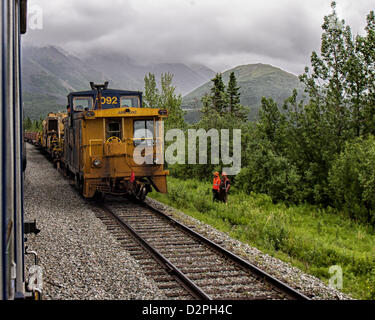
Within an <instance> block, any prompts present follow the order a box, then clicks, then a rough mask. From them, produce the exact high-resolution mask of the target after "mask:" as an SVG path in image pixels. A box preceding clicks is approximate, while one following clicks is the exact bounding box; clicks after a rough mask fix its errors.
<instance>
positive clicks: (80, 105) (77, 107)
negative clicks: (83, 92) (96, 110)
mask: <svg viewBox="0 0 375 320" xmlns="http://www.w3.org/2000/svg"><path fill="white" fill-rule="evenodd" d="M85 109H92V97H75V98H74V99H73V110H74V111H84V110H85Z"/></svg>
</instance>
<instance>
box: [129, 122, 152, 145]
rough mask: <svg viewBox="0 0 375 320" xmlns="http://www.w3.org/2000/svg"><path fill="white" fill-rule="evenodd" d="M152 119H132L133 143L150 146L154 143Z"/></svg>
mask: <svg viewBox="0 0 375 320" xmlns="http://www.w3.org/2000/svg"><path fill="white" fill-rule="evenodd" d="M154 127H155V126H154V120H135V121H134V134H133V141H134V145H135V146H137V145H140V144H144V145H146V146H152V145H153V144H154V141H153V140H154V132H155V131H154Z"/></svg>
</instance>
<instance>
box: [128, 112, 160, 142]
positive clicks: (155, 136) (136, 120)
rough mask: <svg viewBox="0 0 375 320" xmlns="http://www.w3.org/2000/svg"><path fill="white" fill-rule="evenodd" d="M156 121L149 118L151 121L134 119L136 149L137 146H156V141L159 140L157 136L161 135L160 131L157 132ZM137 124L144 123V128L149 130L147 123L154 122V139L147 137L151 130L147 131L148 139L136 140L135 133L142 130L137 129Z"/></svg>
mask: <svg viewBox="0 0 375 320" xmlns="http://www.w3.org/2000/svg"><path fill="white" fill-rule="evenodd" d="M155 120H156V119H155V118H151V119H150V118H149V119H134V120H133V145H134V146H135V147H136V146H139V145H144V146H147V147H151V146H154V145H155V141H156V139H157V138H158V137H157V134H158V133H159V130H156V129H157V128H156V127H157V123H156V121H155ZM136 122H144V123H145V124H146V125H145V126H144V127H143V128H144V129H147V122H152V126H153V128H152V129H153V130H152V138H151V137H147V132H151V130H147V131H145V132H146V137H140V138H135V132H136V130H139V129H142V128H138V129H136V125H135V123H136ZM149 141H152V143H148V142H149Z"/></svg>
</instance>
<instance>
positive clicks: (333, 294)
mask: <svg viewBox="0 0 375 320" xmlns="http://www.w3.org/2000/svg"><path fill="white" fill-rule="evenodd" d="M146 202H147V203H148V204H150V205H151V206H153V207H155V208H157V209H159V210H161V211H163V212H165V213H168V214H170V215H172V216H173V217H174V218H175V219H176V220H178V221H179V222H181V223H183V224H185V225H186V226H189V227H193V228H194V231H196V232H198V233H200V234H202V235H204V236H205V237H207V238H208V239H210V240H211V241H213V242H215V243H218V244H219V245H221V246H222V247H224V248H225V249H227V250H229V251H231V252H233V253H234V254H236V255H238V256H240V257H241V258H243V259H245V260H247V261H249V262H250V263H252V264H254V265H256V266H257V267H258V268H260V269H262V270H263V271H265V272H267V273H269V274H271V275H272V276H274V277H276V278H277V279H279V280H280V281H282V282H285V283H287V284H288V285H289V286H291V287H292V288H294V289H296V290H297V291H299V292H301V293H303V294H305V295H306V296H308V297H310V298H311V299H314V300H328V299H330V300H351V299H352V298H351V297H350V296H349V295H347V294H344V293H342V292H341V291H339V290H337V289H335V288H332V287H329V286H327V285H326V284H325V283H324V282H323V281H321V280H320V279H318V278H316V277H314V276H312V275H309V274H306V273H304V272H303V271H301V270H300V269H298V268H296V267H293V266H292V265H291V264H290V263H286V262H284V261H281V260H280V259H277V258H274V257H272V256H270V255H268V254H265V253H263V252H261V251H260V250H258V249H257V248H254V247H251V246H249V245H247V244H245V243H243V242H241V241H238V240H235V239H233V238H231V237H230V236H229V235H228V234H226V233H224V232H221V231H218V230H216V229H215V228H213V227H211V226H209V225H207V224H205V223H203V222H201V221H199V220H197V219H195V218H193V217H191V216H189V215H186V214H185V213H183V212H181V211H179V210H176V209H174V208H171V207H169V206H167V205H165V204H163V203H160V202H159V201H156V200H154V199H151V198H149V197H148V198H147V200H146Z"/></svg>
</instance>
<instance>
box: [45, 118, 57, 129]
mask: <svg viewBox="0 0 375 320" xmlns="http://www.w3.org/2000/svg"><path fill="white" fill-rule="evenodd" d="M52 123H54V124H55V125H54V126H53V127H54V128H52V125H51V124H52ZM58 130H59V120H58V119H53V118H52V119H48V123H47V131H56V132H57V131H58Z"/></svg>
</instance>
